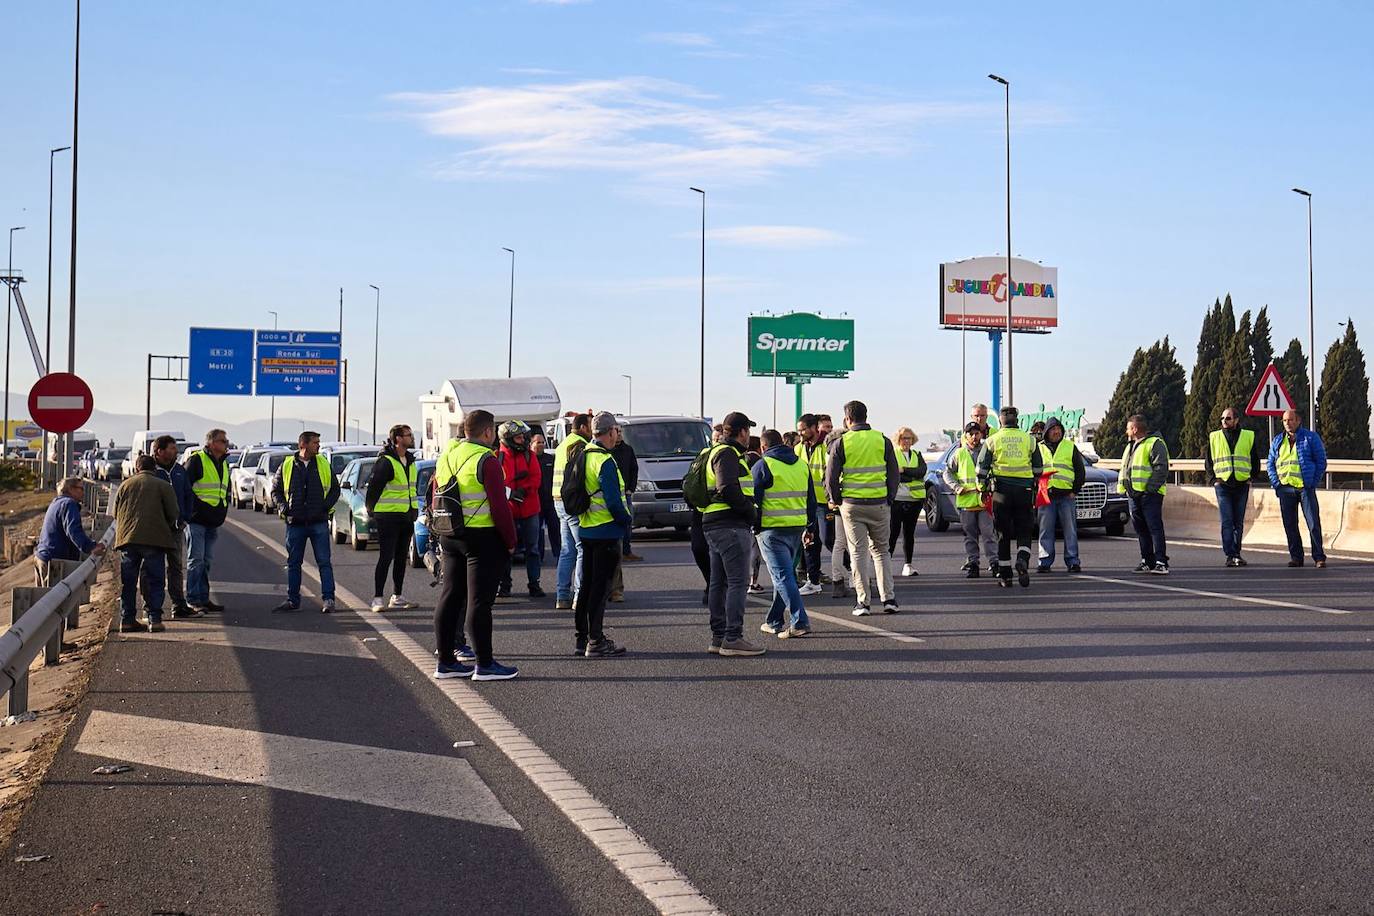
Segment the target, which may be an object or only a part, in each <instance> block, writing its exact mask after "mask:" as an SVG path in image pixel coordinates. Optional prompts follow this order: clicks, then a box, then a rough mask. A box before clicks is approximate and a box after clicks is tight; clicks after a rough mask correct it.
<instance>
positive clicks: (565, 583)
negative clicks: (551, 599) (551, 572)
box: [554, 502, 582, 601]
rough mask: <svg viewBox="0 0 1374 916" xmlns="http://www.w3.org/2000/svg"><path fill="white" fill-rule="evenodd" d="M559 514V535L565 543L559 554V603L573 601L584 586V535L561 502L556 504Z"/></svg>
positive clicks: (575, 519) (575, 517) (555, 509)
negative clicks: (578, 589)
mask: <svg viewBox="0 0 1374 916" xmlns="http://www.w3.org/2000/svg"><path fill="white" fill-rule="evenodd" d="M554 511H555V512H557V513H558V534H559V537H560V538H561V540H562V541H563V549H562V550H561V551H559V553H558V593H557V595H556V596H555V597H557V598H558V600H559V601H571V600H572V597H573V593H574V592H575V591H577V587H578V586H579V585H581V584H582V534H581V531H580V529H579V528H578V525H577V516H576V515H569V514H568V513H566V512H564V511H563V504H562V503H561V502H555V503H554Z"/></svg>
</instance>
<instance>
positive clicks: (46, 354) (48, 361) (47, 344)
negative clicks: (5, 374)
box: [38, 146, 71, 486]
mask: <svg viewBox="0 0 1374 916" xmlns="http://www.w3.org/2000/svg"><path fill="white" fill-rule="evenodd" d="M69 149H71V147H70V146H59V147H57V148H56V149H50V150H48V319H47V323H46V324H45V325H44V340H43V368H44V369H46V370H47V371H48V372H51V371H52V196H53V195H52V188H53V159H54V157H56V156H57V154H58V153H63V152H66V151H67V150H69ZM42 459H43V463H42V465H41V470H40V471H39V475H38V476H39V480H40V481H41V482H42V483H43V485H44V486H47V483H48V434H47V432H46V431H44V433H43V455H42Z"/></svg>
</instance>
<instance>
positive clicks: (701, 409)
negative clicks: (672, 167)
mask: <svg viewBox="0 0 1374 916" xmlns="http://www.w3.org/2000/svg"><path fill="white" fill-rule="evenodd" d="M687 190H689V191H696V192H697V193H698V194H700V195H701V399H700V402H699V404H698V405H697V415H698V416H701V417H704V416H706V192H705V191H703V190H702V189H701V188H688V189H687Z"/></svg>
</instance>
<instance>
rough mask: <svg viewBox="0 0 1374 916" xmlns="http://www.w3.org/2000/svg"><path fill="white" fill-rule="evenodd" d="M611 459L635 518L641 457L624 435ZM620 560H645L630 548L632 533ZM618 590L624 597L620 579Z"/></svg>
mask: <svg viewBox="0 0 1374 916" xmlns="http://www.w3.org/2000/svg"><path fill="white" fill-rule="evenodd" d="M611 457H612V458H614V459H615V466H616V467H618V468H620V476H621V479H623V480H624V481H625V508H627V509H629V510H630V515H631V517H633V516H634V510H635V506H634V492H635V489H636V488H637V487H638V486H639V457H638V456H637V455H635V450H634V448H633V447H632V446H631V445H630V443H629V442H627V441H626V440H625V437H624V435H623V434H622V435H621V437H620V441H619V442H617V443H616V444H615V448H613V449H611ZM630 527H631V528H633V527H634V526H633V525H631V526H630ZM620 558H621V559H622V560H630V561H632V562H633V561H635V560H642V559H644V558H643V557H641V556H640V555H639V554H637V553H635V552H634V548H633V547H631V546H630V532H628V531H627V532H625V540H624V541H623V542H622V543H621V547H620ZM617 589H619V590H620V591H621V592H622V596H623V592H624V588H623V584H621V583H620V580H619V578H618V579H617V585H616V587H615V588H613V589H612V591H616V590H617ZM612 600H614V598H612Z"/></svg>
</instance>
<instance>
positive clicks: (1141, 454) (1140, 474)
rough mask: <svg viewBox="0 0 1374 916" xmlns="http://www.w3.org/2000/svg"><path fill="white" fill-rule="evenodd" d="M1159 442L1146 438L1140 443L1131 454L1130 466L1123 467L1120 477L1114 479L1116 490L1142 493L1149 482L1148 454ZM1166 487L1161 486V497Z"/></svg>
mask: <svg viewBox="0 0 1374 916" xmlns="http://www.w3.org/2000/svg"><path fill="white" fill-rule="evenodd" d="M1158 441H1160V440H1159V437H1158V436H1147V437H1146V438H1145V439H1142V440H1141V441H1140V444H1138V445H1137V446H1136V447H1135V451H1134V452H1132V453H1131V466H1130V467H1129V468H1125V467H1123V468H1122V469H1121V473H1120V475H1118V476H1117V478H1116V488H1117V489H1118V490H1120V491H1121V492H1122V493H1144V492H1145V485H1146V484H1148V483H1149V482H1150V474H1151V472H1152V469H1151V467H1150V452H1151V451H1153V450H1154V447H1155V443H1156V442H1158ZM1167 490H1168V487H1165V486H1161V487H1160V488H1159V495H1160V496H1163V495H1164V493H1165V491H1167Z"/></svg>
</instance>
